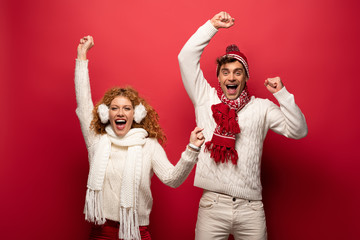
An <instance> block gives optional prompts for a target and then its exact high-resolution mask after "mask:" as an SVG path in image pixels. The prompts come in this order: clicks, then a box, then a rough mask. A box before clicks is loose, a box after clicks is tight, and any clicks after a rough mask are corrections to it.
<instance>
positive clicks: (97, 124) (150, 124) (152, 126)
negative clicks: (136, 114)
mask: <svg viewBox="0 0 360 240" xmlns="http://www.w3.org/2000/svg"><path fill="white" fill-rule="evenodd" d="M118 96H123V97H126V98H128V99H129V100H130V101H131V103H132V106H133V107H135V106H137V105H139V104H140V103H141V104H142V105H144V107H145V109H146V111H147V114H146V117H145V118H144V119H143V120H142V121H141V122H140V123H136V122H135V121H134V122H133V123H132V125H131V128H143V129H145V130H146V131H147V132H148V134H149V137H152V138H156V139H157V140H158V141H159V143H160V144H162V145H163V144H165V142H166V136H165V134H164V132H163V130H162V128H161V127H160V124H159V115H158V114H157V112H156V111H155V110H154V108H153V107H152V106H150V105H149V104H148V103H147V102H146V100H145V99H143V98H142V97H140V96H139V94H138V92H137V91H136V90H135V89H133V88H132V87H125V88H119V87H114V88H111V89H109V90H108V91H107V92H106V93H105V94H104V96H103V98H102V99H101V100H100V101H99V102H98V103H97V104H96V105H95V107H94V109H93V112H92V113H93V120H92V121H91V124H90V128H91V129H92V130H94V131H95V133H97V134H105V133H106V131H105V127H106V125H107V124H103V123H101V120H100V117H99V115H98V113H97V110H98V107H99V105H100V104H102V103H104V104H105V105H107V106H108V107H109V106H110V104H111V102H112V100H114V98H115V97H118Z"/></svg>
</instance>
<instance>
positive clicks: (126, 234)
mask: <svg viewBox="0 0 360 240" xmlns="http://www.w3.org/2000/svg"><path fill="white" fill-rule="evenodd" d="M119 238H120V239H124V240H141V236H140V230H139V222H138V216H137V212H136V210H134V209H133V208H121V209H120V226H119Z"/></svg>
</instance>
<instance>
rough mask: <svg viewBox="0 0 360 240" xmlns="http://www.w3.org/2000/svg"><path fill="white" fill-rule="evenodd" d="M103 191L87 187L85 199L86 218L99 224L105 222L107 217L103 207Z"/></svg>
mask: <svg viewBox="0 0 360 240" xmlns="http://www.w3.org/2000/svg"><path fill="white" fill-rule="evenodd" d="M102 202H103V201H102V191H101V190H91V189H87V191H86V199H85V208H84V214H85V220H86V221H89V222H93V223H95V224H97V225H102V224H104V223H105V221H106V220H105V217H104V213H103V208H102Z"/></svg>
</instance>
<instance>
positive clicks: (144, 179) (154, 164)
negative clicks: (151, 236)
mask: <svg viewBox="0 0 360 240" xmlns="http://www.w3.org/2000/svg"><path fill="white" fill-rule="evenodd" d="M75 92H76V101H77V108H76V114H77V116H78V118H79V120H80V126H81V131H82V133H83V136H84V139H85V143H86V147H87V149H88V154H89V162H90V164H91V162H92V159H93V156H94V151H95V150H94V149H95V146H96V144H97V143H98V142H99V140H100V135H98V134H95V132H94V131H92V130H91V129H90V123H91V121H92V118H93V116H92V110H93V108H94V105H93V102H92V99H91V91H90V82H89V72H88V61H87V60H86V61H82V60H78V59H77V60H76V67H75ZM142 151H143V152H142V154H143V163H142V172H141V180H140V186H139V195H138V206H137V211H138V217H139V225H140V226H144V225H149V215H150V212H151V208H152V204H153V199H152V195H151V189H150V184H151V177H152V176H153V174H154V172H155V174H156V176H157V177H158V178H159V179H160V180H161V181H162V182H163V183H164V184H166V185H168V186H170V187H173V188H176V187H178V186H180V185H181V184H182V183H183V182H184V180H185V179H186V178H187V176H188V175H189V173H190V172H191V170H192V168H193V166H194V165H195V163H196V162H197V157H198V154H199V153H198V152H195V151H192V150H190V149H189V148H186V150H185V151H184V152H183V153H182V154H181V158H180V160H179V161H178V163H177V164H176V166H173V165H172V164H171V163H170V162H169V160H168V158H167V156H166V153H165V151H164V149H163V148H162V147H161V145H160V144H159V143H158V141H157V140H156V139H154V138H147V139H146V143H145V144H144V146H143V149H142ZM126 155H127V147H117V146H112V147H111V153H110V159H109V163H108V166H107V169H106V173H105V179H104V183H103V189H102V191H103V198H104V199H103V201H104V204H103V207H104V215H105V218H107V219H110V220H113V221H119V212H120V210H119V209H120V200H119V196H120V186H121V176H122V171H123V167H124V161H125V159H126Z"/></svg>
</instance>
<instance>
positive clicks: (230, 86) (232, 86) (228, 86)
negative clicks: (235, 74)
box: [226, 85, 238, 89]
mask: <svg viewBox="0 0 360 240" xmlns="http://www.w3.org/2000/svg"><path fill="white" fill-rule="evenodd" d="M237 87H238V85H226V88H227V89H229V88H234V89H236V88H237Z"/></svg>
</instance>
